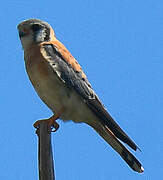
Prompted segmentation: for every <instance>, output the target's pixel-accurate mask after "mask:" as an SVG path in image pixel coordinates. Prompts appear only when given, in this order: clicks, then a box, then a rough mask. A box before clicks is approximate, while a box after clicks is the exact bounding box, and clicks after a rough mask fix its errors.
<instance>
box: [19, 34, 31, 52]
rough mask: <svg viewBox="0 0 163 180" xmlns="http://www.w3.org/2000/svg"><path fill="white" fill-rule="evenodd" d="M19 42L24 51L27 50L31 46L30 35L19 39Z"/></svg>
mask: <svg viewBox="0 0 163 180" xmlns="http://www.w3.org/2000/svg"><path fill="white" fill-rule="evenodd" d="M20 40H21V43H22V46H23V49H26V48H28V47H29V46H30V45H31V44H32V42H33V36H31V35H28V36H24V37H21V39H20Z"/></svg>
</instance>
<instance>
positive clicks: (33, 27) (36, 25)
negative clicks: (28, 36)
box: [31, 24, 42, 31]
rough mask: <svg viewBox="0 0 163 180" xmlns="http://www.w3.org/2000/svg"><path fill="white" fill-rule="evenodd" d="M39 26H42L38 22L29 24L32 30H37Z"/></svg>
mask: <svg viewBox="0 0 163 180" xmlns="http://www.w3.org/2000/svg"><path fill="white" fill-rule="evenodd" d="M41 28H42V27H41V26H40V25H39V24H33V25H32V26H31V29H32V30H33V31H39V30H40V29H41Z"/></svg>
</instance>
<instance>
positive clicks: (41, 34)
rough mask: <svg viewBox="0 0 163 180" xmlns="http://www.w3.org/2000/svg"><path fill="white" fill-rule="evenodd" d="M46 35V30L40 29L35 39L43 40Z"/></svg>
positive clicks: (36, 40) (37, 40)
mask: <svg viewBox="0 0 163 180" xmlns="http://www.w3.org/2000/svg"><path fill="white" fill-rule="evenodd" d="M45 36H46V33H45V30H42V29H40V30H39V31H37V32H36V34H35V37H34V41H35V42H36V43H40V42H43V41H44V39H45Z"/></svg>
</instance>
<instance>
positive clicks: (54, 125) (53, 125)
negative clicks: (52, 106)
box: [33, 114, 59, 132]
mask: <svg viewBox="0 0 163 180" xmlns="http://www.w3.org/2000/svg"><path fill="white" fill-rule="evenodd" d="M58 118H59V116H58V114H55V115H53V116H52V117H50V118H49V119H43V120H38V121H36V122H35V123H34V124H33V126H34V127H35V128H36V129H37V128H38V127H39V124H40V123H41V122H47V123H48V126H49V128H51V132H56V131H57V130H58V128H59V124H58V123H57V122H56V120H57V119H58Z"/></svg>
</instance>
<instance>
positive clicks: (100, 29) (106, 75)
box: [0, 0, 163, 180]
mask: <svg viewBox="0 0 163 180" xmlns="http://www.w3.org/2000/svg"><path fill="white" fill-rule="evenodd" d="M0 17H1V31H0V40H1V43H0V46H1V66H0V84H1V86H0V87H1V88H0V89H1V97H0V99H1V103H0V109H1V119H0V145H1V148H0V154H1V160H0V167H1V168H0V179H3V180H11V179H12V180H22V179H23V180H29V179H31V180H33V179H38V170H37V136H36V134H35V129H34V128H33V127H32V124H33V123H34V122H35V121H36V120H38V119H43V118H47V117H49V116H50V115H51V114H52V113H51V111H50V110H49V109H48V108H47V107H46V106H45V105H44V104H43V103H42V102H41V100H40V99H39V98H38V96H37V95H36V93H35V91H34V89H33V87H32V86H31V84H30V82H29V80H28V77H27V74H26V72H25V68H24V61H23V51H22V47H21V44H20V41H19V38H18V34H17V29H16V26H17V24H18V23H20V22H21V21H22V20H25V19H29V18H39V19H42V20H45V21H47V22H49V23H50V24H51V25H52V26H53V28H54V29H55V32H56V35H57V37H58V39H59V40H61V41H62V42H63V43H64V44H65V45H66V47H67V48H68V49H69V50H70V52H71V53H72V55H73V56H74V57H75V58H76V59H77V60H78V61H79V63H80V64H81V65H82V67H83V69H84V71H85V73H86V74H87V76H88V79H89V81H90V82H91V84H92V85H93V87H94V89H95V91H96V93H97V94H98V96H99V97H100V98H101V100H102V101H103V103H104V104H105V106H106V108H107V109H108V111H109V112H110V113H111V114H112V115H113V117H114V118H115V119H116V121H117V122H118V123H119V124H120V126H121V127H122V128H123V129H124V130H125V131H126V132H127V133H128V134H129V135H130V137H132V139H133V140H134V141H135V142H136V143H137V144H138V145H139V146H140V148H141V150H142V152H136V153H134V154H135V155H136V157H137V158H138V159H139V160H140V161H141V162H142V164H143V166H144V169H145V172H144V173H143V174H138V173H136V172H134V171H132V170H131V169H130V168H129V167H128V166H127V165H126V163H125V162H124V161H123V160H122V159H121V158H120V157H119V156H118V155H117V153H115V152H114V151H113V150H112V148H111V147H110V146H109V145H107V144H106V143H105V142H104V141H103V140H102V139H101V138H100V137H99V135H97V134H96V133H95V132H94V131H93V130H92V129H91V128H90V127H88V126H87V125H85V124H74V123H72V122H68V123H63V122H61V121H59V123H60V129H59V130H58V131H57V132H56V133H53V134H52V138H53V152H54V159H55V173H56V180H61V179H62V180H67V179H70V180H82V179H89V180H97V179H98V180H99V179H100V180H119V179H122V180H124V179H125V180H131V179H132V180H153V179H158V180H159V179H161V178H162V169H163V163H162V161H163V155H162V152H163V135H162V132H161V130H162V127H163V123H162V117H163V109H162V107H163V94H162V92H163V51H162V49H163V21H162V20H163V1H162V0H157V1H155V0H148V1H146V0H137V1H131V0H123V1H121V0H108V1H107V0H105V1H104V0H103V1H98V0H89V1H88V0H85V1H83V0H78V1H75V0H69V1H66V0H60V1H53V0H49V1H38V0H35V1H33V0H28V1H22V0H14V1H9V0H6V1H3V2H1V7H0Z"/></svg>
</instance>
